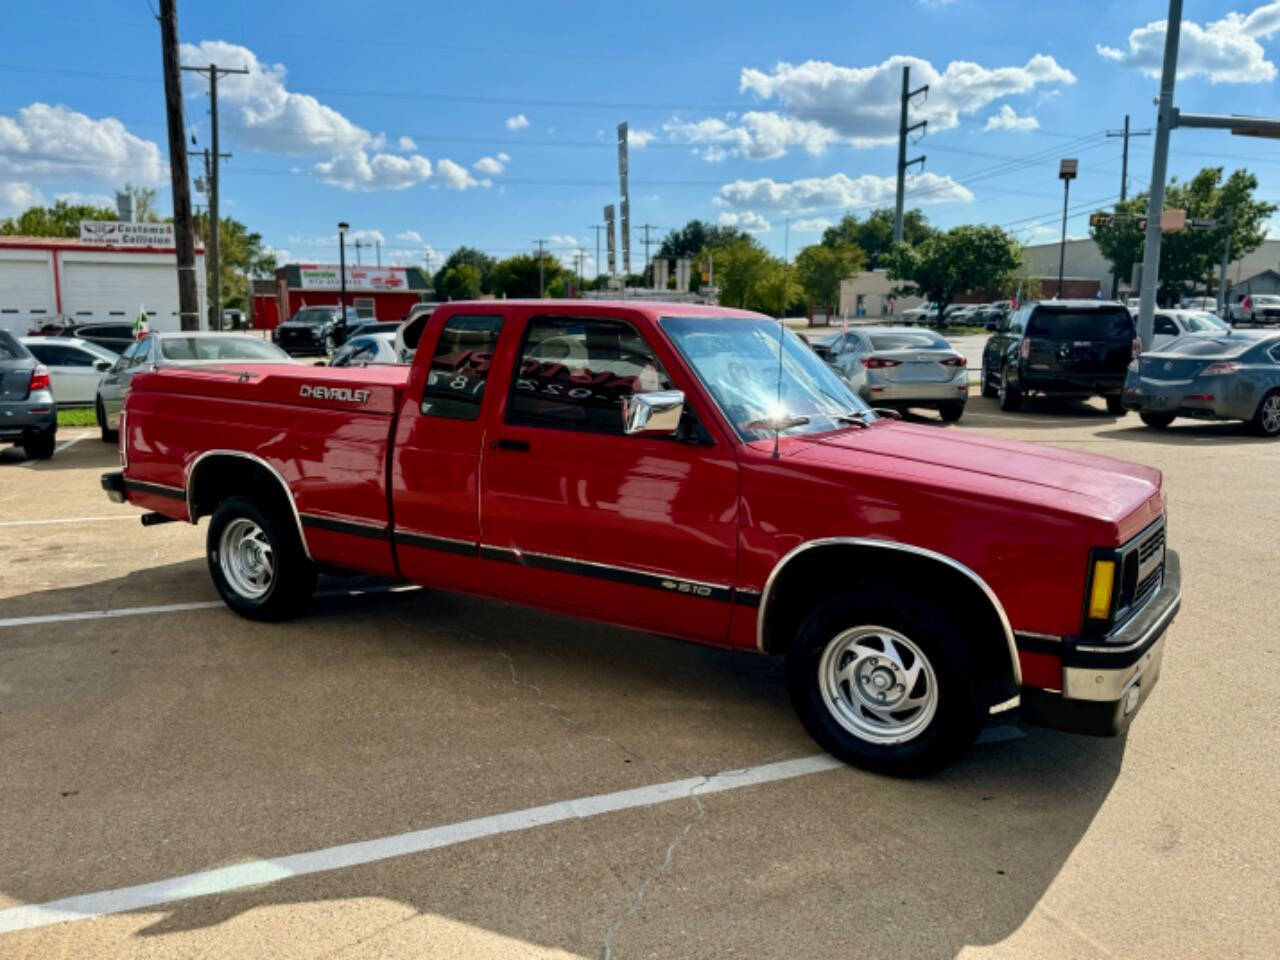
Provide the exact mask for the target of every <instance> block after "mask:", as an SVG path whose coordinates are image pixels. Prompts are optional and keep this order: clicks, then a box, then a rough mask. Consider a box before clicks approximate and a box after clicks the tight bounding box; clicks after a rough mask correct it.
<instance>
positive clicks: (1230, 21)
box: [1097, 0, 1280, 83]
mask: <svg viewBox="0 0 1280 960" xmlns="http://www.w3.org/2000/svg"><path fill="white" fill-rule="evenodd" d="M1167 25H1168V22H1167V21H1165V20H1155V21H1152V22H1151V23H1148V24H1147V25H1146V26H1145V27H1135V28H1134V29H1133V30H1131V31H1130V32H1129V40H1128V45H1127V47H1126V49H1124V50H1119V49H1117V48H1115V47H1108V46H1106V45H1104V44H1098V48H1097V49H1098V53H1099V55H1100V56H1102V57H1104V58H1105V59H1107V60H1113V61H1115V62H1116V63H1120V64H1123V65H1124V66H1128V67H1137V68H1138V69H1140V70H1141V71H1142V72H1143V73H1145V74H1146V75H1147V76H1149V77H1158V76H1160V68H1161V64H1162V63H1163V61H1164V36H1165V28H1166V27H1167ZM1277 30H1280V0H1276V2H1272V3H1267V4H1264V5H1263V6H1260V7H1257V8H1256V9H1254V10H1253V11H1252V12H1251V13H1248V14H1243V13H1235V12H1232V13H1228V14H1227V15H1226V16H1225V17H1223V18H1222V19H1221V20H1214V21H1212V22H1210V23H1206V24H1205V25H1204V26H1201V25H1200V24H1198V23H1196V22H1194V21H1192V20H1183V21H1182V30H1181V33H1180V39H1179V42H1178V78H1179V79H1182V78H1184V77H1206V78H1208V80H1209V82H1210V83H1270V82H1272V81H1273V80H1275V79H1276V66H1275V64H1274V63H1272V62H1271V61H1270V60H1268V59H1267V55H1266V52H1265V51H1264V50H1263V49H1262V44H1261V43H1260V42H1259V41H1261V40H1267V39H1269V38H1270V37H1271V36H1272V35H1273V34H1275V33H1276V31H1277Z"/></svg>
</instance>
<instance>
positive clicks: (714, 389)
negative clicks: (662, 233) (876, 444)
mask: <svg viewBox="0 0 1280 960" xmlns="http://www.w3.org/2000/svg"><path fill="white" fill-rule="evenodd" d="M661 324H662V329H663V330H664V331H665V332H666V334H667V336H669V337H670V338H671V340H672V341H673V342H674V343H675V345H676V349H678V350H679V351H680V353H681V354H682V355H683V356H684V358H685V359H686V360H687V361H688V362H689V365H690V366H692V367H693V369H694V371H695V372H696V373H697V375H698V379H699V380H701V381H702V383H703V385H704V386H705V387H706V388H707V390H708V391H709V392H710V393H711V395H712V397H714V398H715V401H716V404H717V405H718V406H719V407H720V409H721V411H722V412H723V413H724V415H725V416H726V417H727V418H728V420H729V422H730V423H732V424H733V428H734V429H735V430H736V431H737V433H738V435H739V436H740V437H741V438H742V439H743V440H748V441H750V440H762V439H764V438H766V437H771V436H773V430H772V429H771V427H770V426H768V425H767V424H765V423H764V421H773V422H780V423H781V422H784V421H785V420H786V419H788V418H796V419H800V418H808V419H807V422H804V423H795V424H794V425H792V426H788V427H785V432H787V433H791V434H801V433H821V432H823V431H827V430H836V429H839V428H840V427H843V426H846V425H847V419H842V418H847V416H848V415H849V414H854V415H866V419H868V420H870V419H872V418H873V416H874V415H872V414H871V413H870V408H869V407H868V406H867V405H866V404H865V403H863V402H862V401H861V400H860V399H858V397H857V395H856V394H854V393H853V392H852V391H850V390H849V388H848V387H847V386H845V384H844V381H842V380H841V379H840V378H839V377H837V376H836V375H835V373H833V372H832V371H831V368H830V367H828V366H827V365H826V364H825V363H823V362H822V360H821V359H820V358H819V357H818V355H817V354H815V353H814V352H813V351H812V350H810V349H809V348H808V346H806V345H805V342H804V341H803V340H801V339H800V337H799V336H797V335H796V334H795V333H793V332H792V331H790V330H788V329H786V328H785V327H783V326H782V325H781V324H780V323H778V322H777V321H776V320H769V319H768V318H766V317H758V318H757V317H742V318H738V317H663V318H662V320H661ZM779 336H781V337H782V342H783V343H784V344H785V349H784V350H783V358H784V359H783V362H782V364H781V372H779V363H778V338H779Z"/></svg>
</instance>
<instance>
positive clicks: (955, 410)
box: [938, 403, 964, 423]
mask: <svg viewBox="0 0 1280 960" xmlns="http://www.w3.org/2000/svg"><path fill="white" fill-rule="evenodd" d="M938 413H939V414H940V415H941V416H942V420H943V422H944V423H955V422H956V421H957V420H959V419H960V418H961V417H963V416H964V404H963V403H944V404H942V406H940V407H939V408H938Z"/></svg>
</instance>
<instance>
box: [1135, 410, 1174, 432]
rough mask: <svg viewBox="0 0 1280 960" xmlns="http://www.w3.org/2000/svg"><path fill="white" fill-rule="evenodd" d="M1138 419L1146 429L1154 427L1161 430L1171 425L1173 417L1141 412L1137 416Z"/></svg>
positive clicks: (1148, 411)
mask: <svg viewBox="0 0 1280 960" xmlns="http://www.w3.org/2000/svg"><path fill="white" fill-rule="evenodd" d="M1138 419H1140V420H1141V421H1142V422H1143V423H1145V424H1146V425H1147V426H1148V427H1155V428H1156V429H1157V430H1163V429H1164V428H1165V427H1167V426H1168V425H1169V424H1171V423H1173V420H1174V415H1173V414H1172V413H1153V412H1152V411H1150V410H1143V411H1142V412H1141V413H1139V414H1138Z"/></svg>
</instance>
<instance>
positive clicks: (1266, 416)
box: [1262, 393, 1280, 433]
mask: <svg viewBox="0 0 1280 960" xmlns="http://www.w3.org/2000/svg"><path fill="white" fill-rule="evenodd" d="M1262 429H1263V430H1264V431H1265V432H1266V433H1280V393H1278V394H1276V395H1275V396H1273V397H1267V399H1265V400H1263V401H1262Z"/></svg>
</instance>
